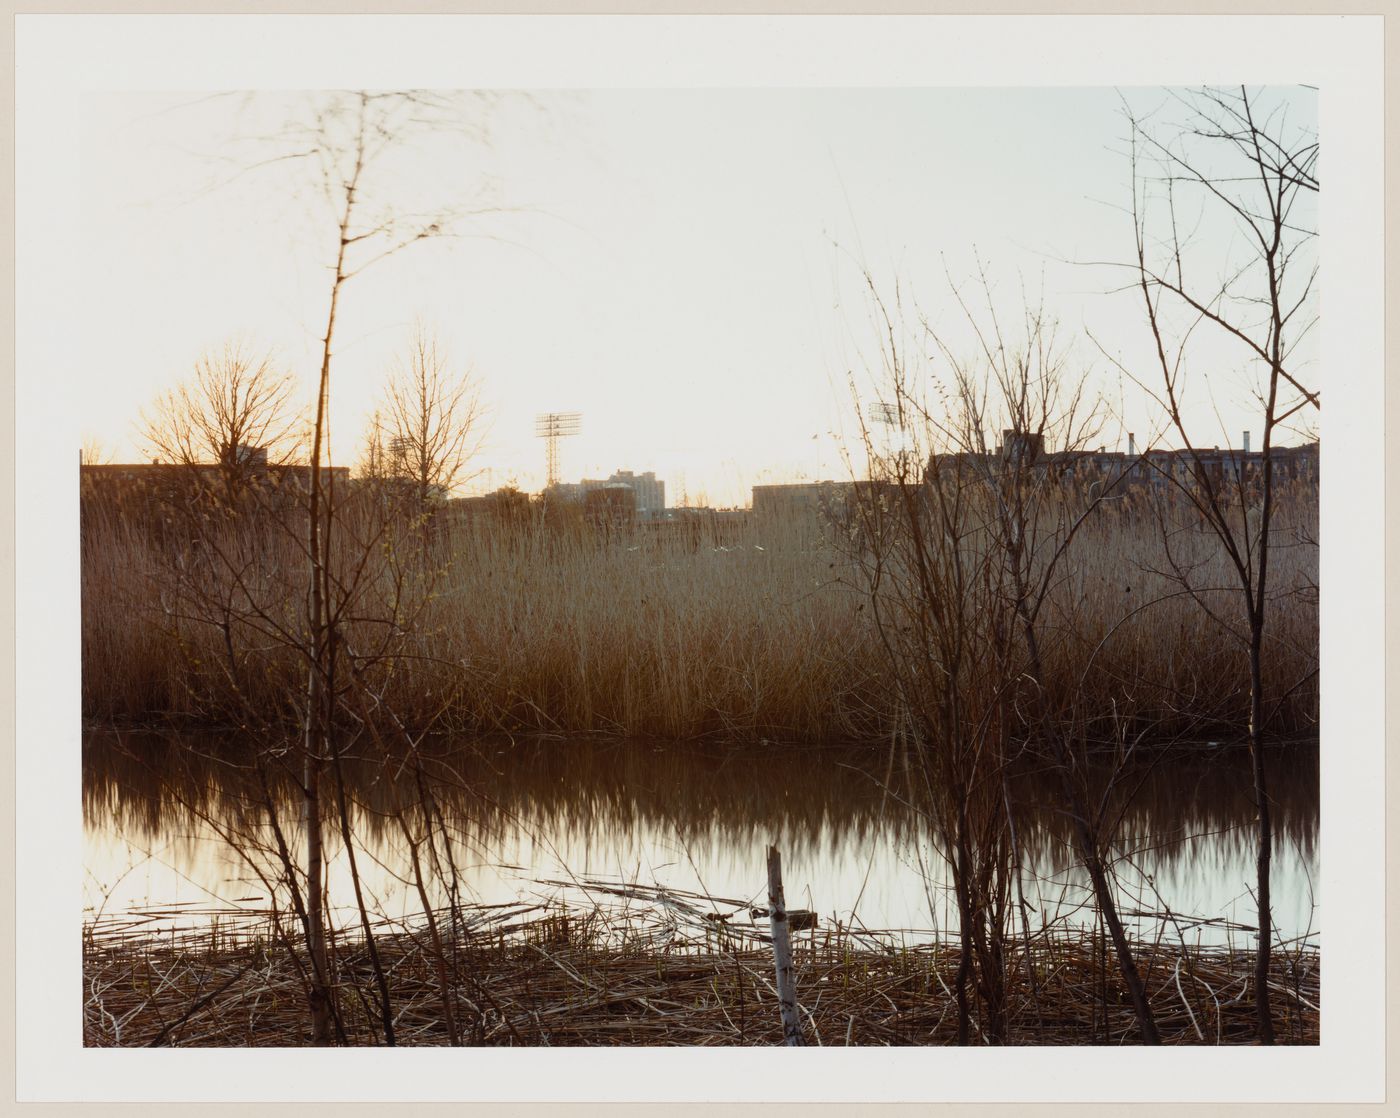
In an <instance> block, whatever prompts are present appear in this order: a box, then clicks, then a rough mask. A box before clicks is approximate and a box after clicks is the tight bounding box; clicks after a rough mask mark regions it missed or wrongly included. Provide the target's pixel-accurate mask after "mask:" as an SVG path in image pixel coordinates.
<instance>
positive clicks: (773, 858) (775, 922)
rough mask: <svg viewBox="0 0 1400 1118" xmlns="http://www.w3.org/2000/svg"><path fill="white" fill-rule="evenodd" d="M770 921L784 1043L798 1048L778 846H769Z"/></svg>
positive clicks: (799, 1026)
mask: <svg viewBox="0 0 1400 1118" xmlns="http://www.w3.org/2000/svg"><path fill="white" fill-rule="evenodd" d="M768 920H769V924H770V926H771V927H772V929H773V965H774V967H775V969H776V970H777V973H778V1011H779V1012H780V1013H781V1014H782V1018H783V1043H784V1044H785V1045H787V1046H788V1047H790V1048H797V1047H801V1046H802V1044H803V1040H802V1024H801V1022H800V1021H799V1020H798V1019H797V982H796V979H795V977H794V975H793V971H792V941H791V940H790V939H789V938H788V914H787V905H786V904H785V903H784V901H783V860H782V856H781V855H780V854H779V853H778V848H777V847H776V846H770V847H769V848H768Z"/></svg>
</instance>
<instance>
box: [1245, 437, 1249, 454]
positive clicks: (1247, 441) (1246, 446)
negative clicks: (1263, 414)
mask: <svg viewBox="0 0 1400 1118" xmlns="http://www.w3.org/2000/svg"><path fill="white" fill-rule="evenodd" d="M1244 452H1245V453H1246V454H1248V453H1249V432H1248V431H1246V432H1245V433H1244Z"/></svg>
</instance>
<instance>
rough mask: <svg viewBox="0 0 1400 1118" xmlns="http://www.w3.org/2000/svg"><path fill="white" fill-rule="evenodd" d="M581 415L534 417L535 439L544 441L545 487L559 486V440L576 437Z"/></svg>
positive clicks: (545, 414) (547, 414)
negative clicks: (569, 436) (570, 436)
mask: <svg viewBox="0 0 1400 1118" xmlns="http://www.w3.org/2000/svg"><path fill="white" fill-rule="evenodd" d="M581 418H582V417H581V415H580V413H579V412H576V411H551V412H544V413H543V414H541V415H537V416H535V437H536V438H539V439H544V441H545V477H546V481H545V485H546V486H547V487H549V488H553V487H554V486H556V485H558V484H559V440H560V439H562V438H564V437H565V436H568V435H577V434H578V431H579V420H580V419H581Z"/></svg>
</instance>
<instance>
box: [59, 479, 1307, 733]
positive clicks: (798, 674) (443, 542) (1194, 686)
mask: <svg viewBox="0 0 1400 1118" xmlns="http://www.w3.org/2000/svg"><path fill="white" fill-rule="evenodd" d="M372 520H373V517H372V516H371V515H370V514H369V513H366V512H363V511H361V512H358V513H354V514H353V515H351V516H350V517H349V518H348V519H347V526H348V530H347V531H345V532H344V533H342V536H341V538H342V540H343V541H344V543H343V547H342V551H343V554H342V555H341V556H339V562H340V563H341V568H342V570H343V571H347V572H351V573H354V572H359V574H360V576H361V583H360V589H359V590H358V591H357V594H356V596H355V597H354V599H353V601H350V602H347V608H346V609H345V611H344V616H343V617H342V619H341V625H342V629H343V631H344V633H345V635H346V636H347V638H348V639H349V641H350V643H351V645H352V646H354V647H355V648H356V649H357V650H361V651H363V650H367V649H379V650H385V652H386V654H385V655H382V656H378V657H374V656H369V655H367V654H366V655H365V664H366V667H365V671H366V673H367V675H368V676H371V677H372V682H373V693H374V694H375V695H376V696H377V699H378V701H382V702H383V703H384V704H386V706H388V707H391V708H392V709H393V710H394V711H395V712H396V714H397V715H398V716H399V717H401V718H403V719H404V720H405V721H406V722H407V723H409V724H410V725H417V726H420V727H426V726H428V725H432V726H434V727H435V728H439V729H445V730H484V729H494V730H529V731H548V732H561V733H577V732H598V733H607V734H617V735H636V736H653V737H662V738H668V739H689V738H698V737H709V736H712V737H726V738H735V739H750V740H758V739H765V738H766V739H771V740H781V741H794V742H802V741H817V740H832V739H842V740H854V741H870V742H875V741H882V742H883V741H888V740H889V738H890V735H891V733H892V732H894V730H895V729H896V727H897V724H898V718H897V716H896V711H897V706H898V704H897V702H896V697H895V695H894V692H893V689H892V688H891V686H890V685H889V672H888V671H887V670H886V668H885V666H884V664H883V662H882V657H883V656H884V655H885V653H884V651H883V648H882V646H881V644H880V642H879V640H878V635H877V634H876V632H875V631H874V627H873V626H872V624H871V623H870V611H869V610H868V609H867V603H866V598H865V595H864V594H863V592H862V591H861V589H860V587H859V585H858V582H859V580H858V579H857V578H856V577H855V572H854V568H853V566H852V564H851V562H850V555H849V550H848V547H849V541H846V542H844V543H843V542H841V541H839V540H835V539H833V533H831V532H826V533H822V532H814V531H813V530H812V527H813V526H812V524H811V522H810V521H808V520H805V519H802V518H793V519H791V520H783V519H774V518H753V517H750V518H747V519H745V520H744V521H743V522H742V523H741V524H739V525H738V526H737V527H727V528H723V529H721V528H720V527H716V526H709V527H707V526H704V525H700V526H698V527H696V528H695V529H694V530H691V531H685V532H682V531H674V532H669V531H663V532H654V531H651V530H648V529H646V528H638V529H636V530H624V531H612V532H608V533H603V532H591V531H587V530H560V529H558V528H555V527H550V526H548V525H546V524H545V523H543V522H541V521H539V520H538V519H534V520H528V521H527V522H525V523H518V524H515V525H512V526H499V525H497V524H496V522H495V521H492V520H491V519H489V518H487V519H485V520H484V521H481V520H478V521H477V522H476V523H470V522H465V521H463V522H444V523H441V524H439V525H437V526H436V529H435V531H434V532H433V533H432V538H431V540H430V541H428V542H424V540H423V537H422V536H421V535H420V533H419V531H418V527H417V526H414V525H412V524H408V523H405V524H401V525H398V526H394V525H393V524H390V525H388V526H387V527H386V526H385V525H375V524H373V523H371V521H372ZM1316 523H1317V501H1316V495H1315V493H1312V492H1299V493H1292V494H1285V496H1284V499H1283V500H1282V501H1281V503H1280V510H1279V516H1278V534H1277V537H1276V543H1277V548H1278V549H1277V550H1276V552H1275V553H1274V557H1273V564H1274V566H1273V568H1272V570H1271V576H1270V577H1271V585H1272V586H1273V587H1274V590H1273V594H1272V597H1273V600H1274V602H1273V614H1272V616H1271V620H1270V649H1269V656H1268V659H1267V664H1266V671H1267V681H1266V682H1267V687H1268V691H1269V695H1270V696H1271V697H1272V700H1273V703H1274V705H1275V706H1276V707H1277V713H1276V716H1275V718H1274V720H1273V722H1272V726H1273V728H1274V729H1275V730H1276V731H1279V732H1283V733H1289V734H1309V733H1311V732H1313V731H1314V727H1315V725H1316V716H1317V682H1316V680H1317V677H1316V671H1317V655H1318V618H1317V595H1316V587H1317V569H1318V557H1317V548H1316V546H1315V544H1313V543H1312V542H1311V541H1312V540H1314V539H1315V538H1316ZM1167 530H1168V531H1169V532H1170V533H1171V535H1170V538H1171V540H1172V544H1173V552H1172V553H1173V556H1174V557H1175V562H1176V563H1177V564H1178V568H1177V569H1179V565H1180V564H1181V563H1183V562H1186V563H1189V564H1190V566H1191V580H1192V583H1193V585H1195V586H1197V587H1203V588H1206V589H1204V590H1203V592H1202V593H1201V594H1199V595H1198V596H1197V597H1196V598H1193V597H1191V596H1189V595H1186V594H1184V593H1182V591H1181V588H1180V586H1179V584H1178V582H1177V581H1176V580H1175V578H1174V577H1173V573H1172V568H1171V567H1170V566H1169V564H1168V561H1167V556H1166V552H1165V550H1164V546H1163V538H1164V533H1163V528H1162V526H1161V524H1159V522H1158V520H1157V519H1155V518H1154V517H1153V516H1152V515H1150V514H1149V511H1148V510H1147V509H1143V508H1139V509H1134V508H1121V509H1119V510H1117V511H1114V512H1111V513H1107V514H1104V515H1100V516H1096V517H1095V518H1094V519H1093V520H1092V521H1091V522H1090V523H1089V524H1088V525H1087V526H1086V528H1085V529H1084V530H1083V531H1082V532H1081V534H1080V535H1079V537H1078V538H1076V540H1075V543H1074V552H1073V561H1072V562H1070V563H1069V564H1067V565H1066V566H1065V567H1064V571H1065V573H1064V576H1063V577H1062V578H1061V579H1060V580H1059V581H1058V582H1057V584H1056V585H1055V587H1054V590H1053V593H1052V596H1051V602H1050V605H1051V612H1050V614H1049V615H1048V616H1047V618H1046V625H1047V627H1048V628H1049V629H1050V630H1052V631H1053V632H1054V633H1055V634H1056V639H1055V640H1054V641H1053V642H1052V643H1051V645H1050V647H1052V648H1053V649H1054V656H1055V662H1054V663H1053V664H1049V665H1047V675H1049V676H1052V677H1053V679H1051V680H1047V681H1046V682H1047V684H1048V685H1050V684H1053V685H1054V686H1059V687H1072V688H1074V689H1076V705H1077V706H1078V707H1079V708H1080V709H1083V710H1087V711H1089V712H1090V713H1091V715H1092V713H1094V712H1098V713H1101V714H1103V715H1105V716H1108V715H1110V714H1111V713H1112V712H1114V711H1115V710H1121V709H1131V710H1132V711H1133V712H1134V717H1135V718H1136V719H1138V720H1139V722H1141V723H1143V724H1145V725H1152V726H1155V727H1156V729H1157V730H1158V731H1159V732H1160V733H1161V734H1162V735H1164V736H1167V735H1183V734H1184V735H1190V734H1195V733H1198V734H1200V735H1202V736H1205V735H1208V734H1209V735H1214V734H1217V733H1221V732H1226V733H1228V732H1229V728H1230V727H1232V726H1242V725H1243V721H1244V716H1245V715H1246V714H1247V710H1248V672H1247V665H1246V660H1245V658H1244V656H1243V655H1242V654H1241V652H1240V649H1239V648H1238V647H1237V646H1236V644H1235V642H1234V641H1233V640H1232V639H1231V637H1230V635H1229V633H1228V631H1227V626H1228V625H1229V624H1230V623H1231V621H1232V619H1233V618H1235V617H1237V616H1238V614H1239V608H1240V607H1239V603H1238V601H1237V598H1238V591H1233V592H1232V591H1230V590H1229V589H1227V588H1228V587H1230V586H1231V585H1232V581H1233V580H1232V577H1231V572H1230V571H1229V570H1228V568H1227V566H1226V560H1225V557H1224V555H1223V554H1221V553H1220V550H1219V546H1218V544H1217V543H1216V542H1215V540H1214V537H1213V536H1211V535H1210V533H1209V532H1208V531H1207V530H1206V529H1204V528H1203V527H1200V526H1193V525H1192V524H1191V523H1190V522H1189V519H1184V518H1183V519H1181V520H1180V522H1173V523H1170V524H1169V525H1168V529H1167ZM82 547H83V555H82V595H83V599H82V600H83V613H82V625H83V648H82V668H83V706H84V714H85V716H86V717H87V718H88V719H89V720H90V721H95V722H116V723H150V722H155V721H161V720H166V719H175V720H190V721H195V722H204V723H210V724H222V725H230V724H231V725H242V724H252V723H253V722H254V721H256V722H258V723H259V724H273V723H287V724H291V723H292V722H293V721H294V719H295V712H296V710H297V707H298V705H299V704H300V702H301V700H302V697H303V694H304V689H305V679H306V663H305V661H304V659H302V657H301V655H300V653H299V652H298V650H297V647H296V637H297V634H299V633H300V632H301V631H302V629H303V628H304V625H305V622H304V619H303V613H304V595H305V590H304V586H305V580H306V569H307V568H306V561H305V558H304V554H303V552H302V551H301V544H300V536H299V534H298V530H297V529H296V527H295V526H294V525H289V524H284V523H273V522H269V521H267V520H266V519H262V520H260V519H258V518H243V519H233V520H230V521H229V522H228V523H227V524H225V525H221V526H219V527H218V528H216V529H210V528H208V527H204V528H202V529H201V531H200V533H199V535H198V539H197V541H194V542H191V541H190V540H189V539H188V538H186V539H185V541H184V542H180V540H178V539H172V538H171V537H169V536H168V535H162V534H161V533H158V532H153V531H152V530H151V526H150V524H149V522H148V521H145V520H142V519H141V518H137V517H133V516H130V515H127V514H124V513H123V512H121V511H120V510H119V509H118V508H116V507H112V506H107V505H104V504H102V503H101V502H100V501H89V502H85V504H84V512H83V533H82ZM347 577H348V576H347ZM1217 587H1218V588H1219V589H1212V588H1217ZM1091 720H1092V719H1091Z"/></svg>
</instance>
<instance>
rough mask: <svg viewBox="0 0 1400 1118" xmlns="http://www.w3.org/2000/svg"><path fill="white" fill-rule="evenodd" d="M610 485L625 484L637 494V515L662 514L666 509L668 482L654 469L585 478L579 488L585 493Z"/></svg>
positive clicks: (650, 515) (644, 516)
mask: <svg viewBox="0 0 1400 1118" xmlns="http://www.w3.org/2000/svg"><path fill="white" fill-rule="evenodd" d="M610 485H625V486H627V487H628V488H629V489H631V490H632V492H633V493H635V494H636V495H637V506H636V507H637V515H638V516H640V517H643V518H650V517H656V516H661V515H662V514H663V513H664V512H665V511H666V482H665V481H664V480H662V479H661V478H659V477H657V476H656V473H655V472H654V471H652V470H648V471H647V472H646V473H644V474H635V473H633V472H632V471H631V470H618V471H617V472H616V473H614V474H613V475H612V477H610V478H604V479H601V480H600V479H598V478H584V479H583V481H581V482H580V483H579V488H580V489H582V490H583V492H584V493H589V492H591V491H592V490H595V489H603V488H606V487H607V486H610Z"/></svg>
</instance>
